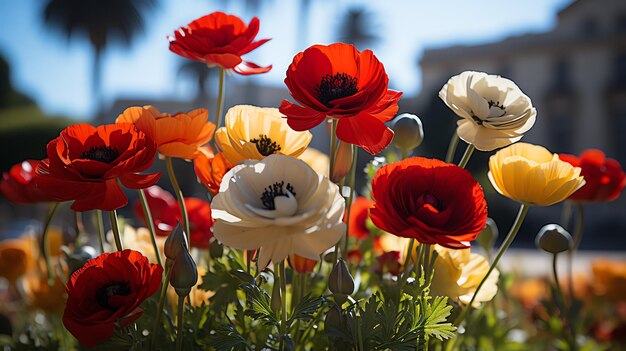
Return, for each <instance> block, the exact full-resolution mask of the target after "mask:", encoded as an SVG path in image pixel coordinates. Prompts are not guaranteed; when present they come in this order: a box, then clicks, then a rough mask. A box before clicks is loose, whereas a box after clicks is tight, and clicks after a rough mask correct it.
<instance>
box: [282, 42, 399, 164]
mask: <svg viewBox="0 0 626 351" xmlns="http://www.w3.org/2000/svg"><path fill="white" fill-rule="evenodd" d="M285 84H287V88H289V93H290V94H291V96H293V98H294V99H295V100H296V101H297V102H298V103H300V105H302V106H298V105H295V104H292V103H291V102H289V101H287V100H284V101H283V102H282V104H281V105H280V112H281V113H283V114H284V115H286V116H287V123H288V124H289V126H290V127H291V128H293V129H294V130H297V131H304V130H309V129H311V128H313V127H315V126H317V125H318V124H320V123H322V121H324V120H325V119H326V117H327V116H329V117H333V118H337V119H338V124H337V137H338V138H339V139H341V140H343V141H345V142H347V143H350V144H355V145H358V146H360V147H362V148H363V149H364V150H365V151H367V152H369V153H371V154H376V153H378V152H380V151H381V150H383V149H384V148H385V147H386V146H387V145H389V143H390V142H391V139H392V138H393V131H392V130H391V129H389V128H387V126H385V122H387V121H389V120H391V119H392V118H393V117H394V116H395V114H396V112H398V100H400V96H401V95H402V93H400V92H397V91H393V90H390V89H388V84H389V78H388V77H387V73H386V72H385V68H384V67H383V64H382V63H380V61H378V59H377V58H376V56H374V54H373V53H372V51H371V50H365V51H363V52H359V51H358V50H357V49H356V48H355V47H354V46H353V45H349V44H343V43H335V44H331V45H328V46H324V45H313V46H311V47H310V48H308V49H306V50H304V52H301V53H299V54H297V55H296V56H295V57H294V59H293V62H292V63H291V65H290V66H289V68H288V69H287V78H285Z"/></svg>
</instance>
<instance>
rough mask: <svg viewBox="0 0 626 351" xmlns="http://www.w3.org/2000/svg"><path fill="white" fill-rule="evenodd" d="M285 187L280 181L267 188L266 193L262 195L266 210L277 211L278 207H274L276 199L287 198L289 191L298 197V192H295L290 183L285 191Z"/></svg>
mask: <svg viewBox="0 0 626 351" xmlns="http://www.w3.org/2000/svg"><path fill="white" fill-rule="evenodd" d="M283 185H285V182H284V181H280V182H276V183H274V184H272V185H270V186H268V187H267V188H265V191H264V192H263V194H262V195H261V202H262V203H263V206H265V208H267V209H268V210H275V209H276V206H275V205H274V199H275V198H276V197H277V196H287V192H286V191H289V192H290V193H291V194H292V195H293V196H295V195H296V192H295V191H294V190H293V186H291V184H290V183H287V186H286V187H285V189H284V190H283Z"/></svg>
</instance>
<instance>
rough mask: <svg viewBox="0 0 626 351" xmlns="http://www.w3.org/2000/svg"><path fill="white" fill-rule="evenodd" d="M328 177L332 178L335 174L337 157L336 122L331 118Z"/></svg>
mask: <svg viewBox="0 0 626 351" xmlns="http://www.w3.org/2000/svg"><path fill="white" fill-rule="evenodd" d="M328 157H329V164H328V176H329V177H331V178H332V176H333V173H334V172H335V159H336V157H337V120H336V119H335V118H331V126H330V151H329V155H328Z"/></svg>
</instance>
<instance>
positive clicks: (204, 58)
mask: <svg viewBox="0 0 626 351" xmlns="http://www.w3.org/2000/svg"><path fill="white" fill-rule="evenodd" d="M258 33H259V19H258V18H256V17H254V18H253V19H252V20H251V21H250V24H248V25H247V26H246V24H245V23H244V22H243V21H242V20H241V19H240V18H239V17H237V16H233V15H227V14H225V13H223V12H213V13H212V14H210V15H206V16H204V17H200V18H198V19H197V20H195V21H193V22H191V23H189V24H188V25H187V27H180V28H178V30H176V31H175V32H174V37H168V39H169V41H170V51H172V52H173V53H175V54H178V55H180V56H182V57H186V58H188V59H191V60H195V61H200V62H204V63H206V64H207V65H209V66H218V67H220V68H224V69H232V70H233V71H235V72H237V73H239V74H242V75H250V74H259V73H265V72H269V70H271V69H272V66H271V65H269V66H267V67H261V66H259V65H257V64H256V63H252V62H248V61H244V60H243V59H242V58H241V56H242V55H244V54H247V53H249V52H250V51H252V50H254V49H256V48H258V47H259V46H261V45H263V44H265V43H266V42H268V41H269V40H270V39H261V40H258V41H254V38H255V37H256V35H257V34H258Z"/></svg>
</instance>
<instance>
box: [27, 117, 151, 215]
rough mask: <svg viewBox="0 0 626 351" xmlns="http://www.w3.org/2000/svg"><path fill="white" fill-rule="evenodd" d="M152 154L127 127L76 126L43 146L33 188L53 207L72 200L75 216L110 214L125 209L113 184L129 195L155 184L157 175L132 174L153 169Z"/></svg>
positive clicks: (142, 139) (141, 135)
mask: <svg viewBox="0 0 626 351" xmlns="http://www.w3.org/2000/svg"><path fill="white" fill-rule="evenodd" d="M156 151H157V148H156V145H155V144H154V141H152V139H150V138H147V137H146V135H145V134H144V133H142V132H140V131H138V130H137V129H136V128H135V126H134V125H132V124H129V123H122V124H109V125H102V126H98V127H94V126H91V125H89V124H76V125H73V126H69V127H67V128H65V129H64V130H63V131H61V135H60V136H59V137H58V138H56V139H54V140H52V141H51V142H49V143H48V147H47V153H48V158H47V159H45V160H43V161H41V163H39V165H38V166H37V171H36V176H35V182H36V183H37V186H38V187H39V188H40V189H41V191H43V192H45V193H46V194H48V195H50V196H51V197H52V198H53V199H54V200H56V201H69V200H74V204H72V209H73V210H74V211H89V210H95V209H100V210H106V211H112V210H115V209H118V208H120V207H123V206H125V205H126V204H127V203H128V199H127V198H126V195H124V192H123V191H122V188H121V187H120V185H119V184H118V182H117V181H118V179H119V181H120V182H121V183H122V184H123V185H124V186H126V187H128V188H131V189H141V188H146V187H149V186H151V185H154V184H155V183H156V182H157V181H158V180H159V177H160V176H161V174H160V173H154V174H146V175H142V174H137V172H141V171H145V170H146V169H148V167H150V165H152V162H154V156H155V155H156Z"/></svg>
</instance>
